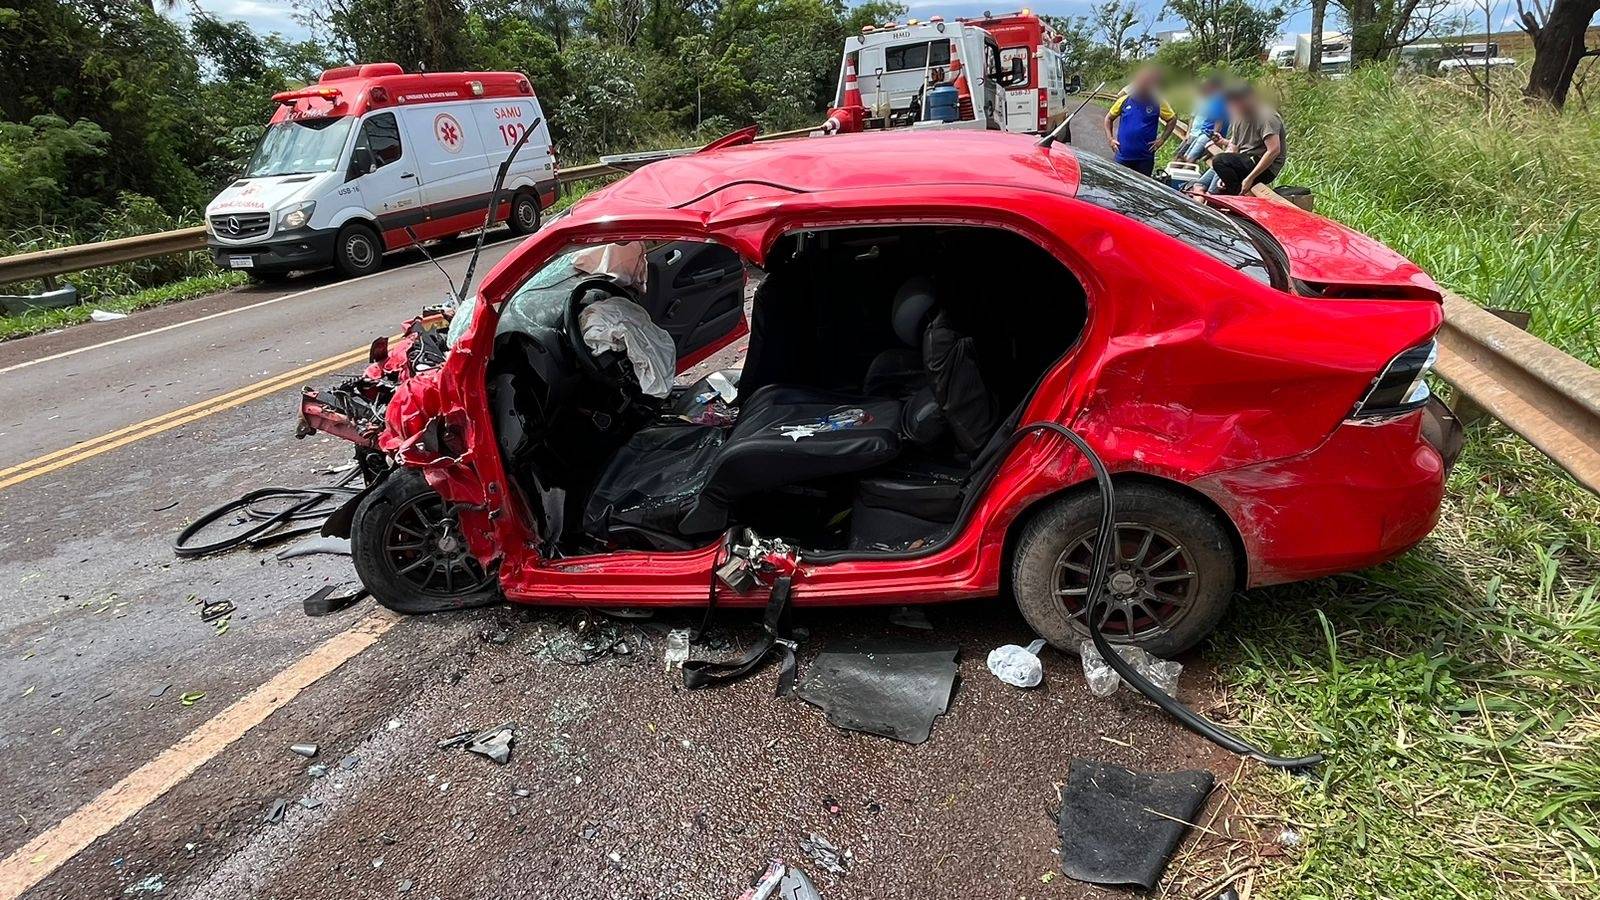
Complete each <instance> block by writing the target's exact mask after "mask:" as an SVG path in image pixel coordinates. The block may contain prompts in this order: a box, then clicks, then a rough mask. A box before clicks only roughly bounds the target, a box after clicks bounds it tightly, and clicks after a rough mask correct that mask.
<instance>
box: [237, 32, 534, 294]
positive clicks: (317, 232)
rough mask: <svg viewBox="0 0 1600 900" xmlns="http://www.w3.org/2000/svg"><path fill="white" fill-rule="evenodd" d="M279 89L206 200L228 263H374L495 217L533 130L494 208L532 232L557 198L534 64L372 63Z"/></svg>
mask: <svg viewBox="0 0 1600 900" xmlns="http://www.w3.org/2000/svg"><path fill="white" fill-rule="evenodd" d="M273 99H274V100H275V101H277V103H278V108H277V110H276V111H275V112H274V114H273V116H272V119H271V122H270V123H269V124H268V125H267V128H266V131H265V132H264V133H263V134H262V136H261V139H260V141H259V142H258V143H257V145H256V148H255V151H254V152H253V153H252V154H251V156H250V160H249V162H248V163H247V164H246V165H245V167H244V171H243V172H242V173H240V175H239V177H238V178H237V179H235V180H234V181H233V182H232V183H230V184H229V185H228V186H227V187H226V188H224V189H223V190H222V192H221V193H220V194H218V195H217V197H216V199H214V200H212V201H211V203H210V204H209V205H208V206H207V207H206V230H207V245H208V247H209V248H210V250H211V252H212V255H213V256H214V258H215V259H216V261H217V264H218V265H219V266H221V267H223V268H225V269H233V270H239V271H243V272H246V273H247V274H249V275H250V276H251V277H252V278H256V279H263V280H264V279H270V278H274V277H278V276H282V275H285V274H287V273H288V272H290V271H294V270H305V269H316V268H322V267H325V266H329V265H332V266H334V267H335V268H337V269H339V270H340V271H341V272H342V273H344V274H345V275H350V276H357V275H365V274H369V273H371V272H375V271H377V270H378V268H379V267H381V265H382V257H383V254H384V253H386V252H388V251H390V250H395V249H398V248H401V247H406V246H410V245H411V244H414V243H417V242H419V241H427V240H433V239H437V238H446V237H451V236H453V235H456V234H459V233H461V232H463V231H469V230H472V229H474V228H479V227H482V226H483V225H484V223H485V212H486V208H487V203H488V200H489V192H490V190H491V188H492V187H493V185H494V179H495V175H496V171H497V169H498V168H499V166H500V164H501V163H502V162H503V161H504V160H505V158H506V157H507V155H508V154H509V153H510V152H511V148H512V146H513V145H514V144H516V143H517V141H518V140H519V139H520V138H521V137H522V136H523V134H524V133H526V132H527V131H529V130H530V129H531V130H533V132H534V133H533V134H532V135H531V136H530V137H529V138H528V141H527V144H526V145H525V146H524V148H523V150H522V152H521V153H519V154H518V155H517V157H516V160H515V162H514V163H513V164H512V166H511V168H510V169H509V170H508V172H507V175H506V181H505V186H504V193H503V195H502V198H503V200H502V203H501V204H500V206H499V208H498V209H496V211H495V213H494V217H493V221H494V222H502V221H505V222H509V224H510V225H511V227H512V229H513V230H514V231H517V232H520V233H529V232H532V231H533V230H534V229H536V228H537V227H538V225H539V220H540V211H541V210H542V209H543V208H544V207H545V206H547V205H548V204H549V203H550V202H551V201H553V200H554V196H555V193H554V192H555V159H554V156H553V154H552V152H551V149H550V137H549V130H548V128H547V127H546V125H545V123H544V113H543V111H542V110H541V108H540V106H539V100H538V98H537V97H536V96H535V95H534V92H533V86H532V84H531V83H530V82H529V81H528V79H527V77H526V76H524V75H521V74H518V73H515V72H457V73H435V74H407V73H405V72H404V71H403V70H402V69H401V68H400V67H399V66H398V65H395V64H394V63H373V64H367V65H360V66H346V67H342V68H338V69H330V70H328V71H327V72H324V73H323V74H322V77H321V78H320V79H319V80H318V81H317V83H316V84H313V85H310V86H307V87H305V88H301V89H298V90H293V91H285V92H283V93H280V94H277V95H275V96H274V97H273Z"/></svg>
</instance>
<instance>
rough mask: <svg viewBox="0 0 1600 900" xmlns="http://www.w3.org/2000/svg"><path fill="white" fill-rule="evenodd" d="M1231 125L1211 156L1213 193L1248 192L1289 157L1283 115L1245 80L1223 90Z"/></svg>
mask: <svg viewBox="0 0 1600 900" xmlns="http://www.w3.org/2000/svg"><path fill="white" fill-rule="evenodd" d="M1225 97H1226V99H1227V105H1228V119H1229V122H1230V123H1231V126H1230V127H1229V129H1228V137H1227V139H1226V140H1224V141H1223V142H1222V143H1223V147H1224V148H1225V152H1223V153H1219V154H1217V155H1216V156H1215V157H1213V158H1212V160H1211V171H1212V172H1213V173H1215V175H1214V176H1213V178H1212V179H1210V180H1211V182H1212V184H1211V185H1210V186H1209V188H1208V190H1210V192H1211V193H1213V194H1248V193H1250V189H1251V188H1252V187H1254V186H1256V185H1258V184H1269V183H1271V182H1272V180H1273V179H1274V178H1277V177H1278V173H1279V172H1281V171H1283V164H1284V163H1285V162H1286V161H1288V159H1289V142H1288V136H1287V134H1286V133H1285V130H1284V126H1283V117H1282V116H1280V115H1278V111H1277V110H1275V109H1273V108H1272V107H1271V106H1270V105H1269V104H1267V103H1264V102H1263V101H1262V100H1261V98H1260V96H1259V95H1257V94H1256V90H1255V88H1253V87H1251V86H1250V85H1249V84H1248V83H1240V84H1236V85H1232V86H1230V87H1229V88H1228V89H1227V91H1226V92H1225Z"/></svg>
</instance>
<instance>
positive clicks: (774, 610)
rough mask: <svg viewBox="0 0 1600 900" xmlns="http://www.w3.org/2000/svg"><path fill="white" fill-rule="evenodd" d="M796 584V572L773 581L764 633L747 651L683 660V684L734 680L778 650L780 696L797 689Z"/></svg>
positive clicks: (698, 685)
mask: <svg viewBox="0 0 1600 900" xmlns="http://www.w3.org/2000/svg"><path fill="white" fill-rule="evenodd" d="M793 587H794V576H792V575H780V576H778V578H777V579H776V580H775V581H774V582H773V584H772V595H771V596H770V597H769V598H768V600H767V611H766V614H765V615H764V616H763V617H762V621H761V637H760V638H759V639H758V640H757V641H756V642H755V644H754V645H752V646H751V647H750V649H749V650H746V651H745V653H744V655H743V656H741V657H739V658H738V659H736V660H733V661H731V662H710V661H706V660H689V661H687V662H685V663H684V664H683V686H684V687H685V688H687V689H688V690H691V691H692V690H696V689H698V688H703V687H714V686H716V685H722V684H732V683H733V682H735V681H739V680H741V679H743V678H746V677H748V676H750V675H751V674H753V673H754V672H755V671H756V670H757V669H759V668H761V665H762V663H764V662H766V661H767V658H768V657H770V656H772V655H773V654H774V653H777V654H778V655H779V656H780V657H781V662H780V663H779V666H778V686H777V690H776V691H775V692H774V693H775V694H776V696H779V697H786V696H788V695H789V693H790V692H791V691H793V690H794V684H795V678H796V675H797V664H796V662H795V655H794V651H795V642H794V640H793V638H791V637H790V636H789V595H790V592H791V590H792V589H793Z"/></svg>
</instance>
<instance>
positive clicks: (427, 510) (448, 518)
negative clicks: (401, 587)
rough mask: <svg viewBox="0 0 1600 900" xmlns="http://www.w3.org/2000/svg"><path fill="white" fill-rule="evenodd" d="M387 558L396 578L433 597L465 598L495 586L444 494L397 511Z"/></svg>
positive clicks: (387, 536)
mask: <svg viewBox="0 0 1600 900" xmlns="http://www.w3.org/2000/svg"><path fill="white" fill-rule="evenodd" d="M383 555H384V559H385V561H386V562H387V563H388V565H389V566H390V567H391V568H393V570H394V573H395V574H396V575H398V576H400V577H401V578H403V579H405V580H406V581H407V582H409V583H411V584H412V585H414V586H415V587H416V588H418V589H419V590H422V591H426V592H428V593H432V594H443V595H446V596H461V595H464V594H470V593H473V592H475V591H478V590H481V589H482V588H483V587H484V586H485V585H487V584H488V582H489V575H488V574H487V573H486V572H484V570H483V567H482V566H480V565H478V561H477V560H476V559H474V558H473V557H472V554H471V553H469V552H468V551H467V542H466V538H465V537H464V536H463V535H462V534H461V527H460V526H459V525H458V524H457V523H456V518H455V516H453V515H451V514H450V512H449V510H447V509H446V508H445V503H444V499H443V498H442V497H440V496H439V495H438V494H427V495H424V496H421V497H414V498H412V499H410V500H408V501H406V502H405V503H404V504H403V505H401V507H400V508H399V509H397V510H395V513H394V515H392V516H390V517H389V522H388V525H387V526H386V527H385V528H384V531H383Z"/></svg>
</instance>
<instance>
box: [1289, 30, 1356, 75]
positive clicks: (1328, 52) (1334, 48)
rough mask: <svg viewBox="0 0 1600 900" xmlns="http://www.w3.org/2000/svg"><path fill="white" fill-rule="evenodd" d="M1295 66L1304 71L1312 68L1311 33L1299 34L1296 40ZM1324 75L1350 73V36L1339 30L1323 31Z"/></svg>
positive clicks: (1322, 69)
mask: <svg viewBox="0 0 1600 900" xmlns="http://www.w3.org/2000/svg"><path fill="white" fill-rule="evenodd" d="M1294 67H1295V68H1296V69H1299V70H1300V71H1302V72H1304V71H1306V70H1307V69H1310V68H1311V35H1310V34H1302V35H1297V36H1296V37H1295V41H1294ZM1321 71H1322V74H1324V75H1330V76H1332V77H1334V78H1343V77H1344V76H1346V75H1348V74H1350V36H1349V35H1348V34H1344V33H1342V32H1338V31H1324V32H1323V33H1322V65H1321Z"/></svg>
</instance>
